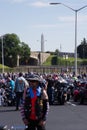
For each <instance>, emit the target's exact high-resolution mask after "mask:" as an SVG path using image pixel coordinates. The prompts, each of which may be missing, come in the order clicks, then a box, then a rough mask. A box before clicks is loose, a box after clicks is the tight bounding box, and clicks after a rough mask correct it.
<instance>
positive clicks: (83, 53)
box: [77, 38, 87, 59]
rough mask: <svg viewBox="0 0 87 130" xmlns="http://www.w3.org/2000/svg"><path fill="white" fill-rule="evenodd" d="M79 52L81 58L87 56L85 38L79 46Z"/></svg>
mask: <svg viewBox="0 0 87 130" xmlns="http://www.w3.org/2000/svg"><path fill="white" fill-rule="evenodd" d="M77 53H78V55H79V58H83V59H84V58H87V41H86V39H85V38H83V40H82V41H81V44H80V45H79V46H78V47H77Z"/></svg>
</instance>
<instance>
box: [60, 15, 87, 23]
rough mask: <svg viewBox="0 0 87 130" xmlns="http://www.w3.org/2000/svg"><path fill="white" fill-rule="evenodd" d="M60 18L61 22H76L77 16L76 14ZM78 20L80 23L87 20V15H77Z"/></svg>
mask: <svg viewBox="0 0 87 130" xmlns="http://www.w3.org/2000/svg"><path fill="white" fill-rule="evenodd" d="M58 20H59V21H61V22H74V21H75V17H74V16H62V17H58ZM77 22H79V23H82V22H87V15H79V16H78V17H77Z"/></svg>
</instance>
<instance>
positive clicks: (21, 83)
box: [14, 72, 29, 110]
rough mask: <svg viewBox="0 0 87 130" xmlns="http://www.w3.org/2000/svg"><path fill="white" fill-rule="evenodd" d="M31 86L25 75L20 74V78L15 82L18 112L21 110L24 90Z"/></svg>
mask: <svg viewBox="0 0 87 130" xmlns="http://www.w3.org/2000/svg"><path fill="white" fill-rule="evenodd" d="M28 86H29V84H28V82H27V81H26V79H25V78H24V77H23V74H22V73H21V72H20V73H19V77H18V78H17V79H16V81H15V90H14V91H15V93H16V110H18V109H19V106H20V104H21V102H22V100H23V92H24V88H25V87H28Z"/></svg>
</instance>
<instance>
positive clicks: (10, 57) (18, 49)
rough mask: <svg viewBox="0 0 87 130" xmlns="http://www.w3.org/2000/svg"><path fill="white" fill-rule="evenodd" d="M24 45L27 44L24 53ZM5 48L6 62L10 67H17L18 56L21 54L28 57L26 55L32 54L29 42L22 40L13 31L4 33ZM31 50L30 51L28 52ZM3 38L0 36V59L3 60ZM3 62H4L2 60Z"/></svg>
mask: <svg viewBox="0 0 87 130" xmlns="http://www.w3.org/2000/svg"><path fill="white" fill-rule="evenodd" d="M23 46H27V47H26V48H24V52H26V53H25V55H24V53H23ZM3 48H4V49H3V50H4V64H5V65H7V66H9V67H15V66H16V65H17V56H18V55H20V56H21V57H24V58H25V59H26V55H28V56H30V48H29V47H28V45H27V44H25V43H23V44H22V42H21V41H20V39H19V37H18V36H17V35H16V34H14V33H12V34H5V35H3ZM28 51H29V52H28ZM1 52H2V40H1V38H0V61H1V60H2V54H1ZM1 63H2V62H1Z"/></svg>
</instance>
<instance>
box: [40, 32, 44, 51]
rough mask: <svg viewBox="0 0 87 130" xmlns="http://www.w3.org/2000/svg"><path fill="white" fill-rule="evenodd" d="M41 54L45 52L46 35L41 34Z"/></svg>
mask: <svg viewBox="0 0 87 130" xmlns="http://www.w3.org/2000/svg"><path fill="white" fill-rule="evenodd" d="M41 52H44V35H43V34H41Z"/></svg>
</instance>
